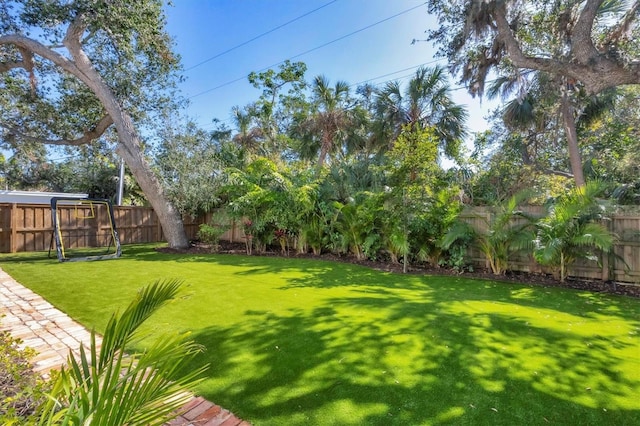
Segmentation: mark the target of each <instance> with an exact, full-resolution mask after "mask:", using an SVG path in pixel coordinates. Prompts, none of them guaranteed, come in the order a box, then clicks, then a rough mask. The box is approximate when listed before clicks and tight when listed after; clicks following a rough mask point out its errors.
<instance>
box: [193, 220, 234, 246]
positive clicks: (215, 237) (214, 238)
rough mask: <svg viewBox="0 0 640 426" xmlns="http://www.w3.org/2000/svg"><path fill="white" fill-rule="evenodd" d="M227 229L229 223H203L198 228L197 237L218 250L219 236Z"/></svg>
mask: <svg viewBox="0 0 640 426" xmlns="http://www.w3.org/2000/svg"><path fill="white" fill-rule="evenodd" d="M228 230H229V225H217V224H211V225H210V224H207V223H203V224H201V225H200V227H199V229H198V238H199V239H200V241H202V242H203V243H205V244H209V245H211V250H213V251H217V250H218V243H220V237H222V235H224V233H225V232H227V231H228Z"/></svg>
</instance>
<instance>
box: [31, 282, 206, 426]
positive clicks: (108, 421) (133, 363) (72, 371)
mask: <svg viewBox="0 0 640 426" xmlns="http://www.w3.org/2000/svg"><path fill="white" fill-rule="evenodd" d="M179 287H180V282H178V281H167V282H156V283H154V284H152V285H150V286H147V287H145V288H143V289H142V290H141V291H140V292H139V294H138V296H137V298H136V299H135V300H134V301H132V302H131V304H130V305H129V306H128V307H127V309H125V311H124V312H123V313H122V314H121V315H119V316H118V315H116V314H114V315H113V316H112V317H111V319H110V320H109V322H108V324H107V327H106V329H105V333H104V336H103V340H102V346H101V348H98V346H99V344H97V342H96V340H97V338H96V333H95V331H94V332H92V333H91V344H90V348H89V351H88V352H87V351H86V350H85V349H84V347H81V349H80V355H79V356H78V357H77V356H75V355H73V354H71V355H70V356H69V367H66V368H62V370H61V371H60V373H59V375H58V376H57V378H56V380H55V382H54V384H53V388H52V392H51V399H50V400H49V401H48V402H47V403H46V404H44V405H43V406H42V407H41V411H40V416H39V417H40V424H41V425H52V424H55V425H58V424H60V425H81V424H87V425H88V424H91V425H113V426H116V425H125V424H126V425H130V426H133V425H140V426H142V425H162V424H164V423H166V422H167V421H168V420H170V419H171V418H172V417H174V416H175V415H176V410H178V409H179V408H180V407H181V406H182V405H184V404H185V403H186V402H187V401H188V400H189V399H190V398H191V394H190V393H189V392H188V391H187V390H188V389H189V388H190V387H192V386H194V385H195V384H196V383H197V382H198V378H197V377H198V376H199V375H200V374H201V373H202V371H203V369H196V370H194V371H191V372H188V373H186V374H184V375H178V374H177V373H178V372H180V371H181V370H182V368H183V367H185V365H186V364H187V363H188V362H189V361H190V360H191V359H192V358H193V357H194V356H195V355H196V354H197V353H199V352H200V351H201V347H200V346H199V345H196V344H195V343H193V342H189V341H185V339H184V337H185V336H182V335H178V336H162V337H161V338H158V339H157V340H156V341H155V342H153V343H152V344H151V345H150V346H148V347H147V348H146V349H145V351H144V352H142V353H137V352H136V353H130V354H128V353H126V352H125V350H126V349H127V348H128V347H129V346H130V345H131V344H132V343H133V342H134V340H135V338H136V335H137V333H136V331H137V330H138V328H139V327H140V325H141V324H142V323H143V322H144V321H145V320H146V319H148V318H149V317H150V316H151V315H152V314H153V313H154V312H156V311H157V310H158V309H159V308H160V307H162V306H163V305H165V304H166V303H167V302H168V301H169V300H170V299H172V298H174V297H175V295H176V294H177V292H178V290H179Z"/></svg>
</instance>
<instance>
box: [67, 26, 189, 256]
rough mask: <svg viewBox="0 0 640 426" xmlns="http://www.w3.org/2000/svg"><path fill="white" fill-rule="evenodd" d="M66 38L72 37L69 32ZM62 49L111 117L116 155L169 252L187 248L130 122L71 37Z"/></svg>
mask: <svg viewBox="0 0 640 426" xmlns="http://www.w3.org/2000/svg"><path fill="white" fill-rule="evenodd" d="M70 34H72V33H71V32H70ZM65 45H66V47H67V49H68V50H69V52H70V53H71V55H72V57H73V59H74V62H75V63H76V65H77V66H78V68H79V69H80V70H81V71H82V74H81V75H80V76H76V77H78V78H80V79H81V80H82V81H83V82H84V83H85V84H86V85H87V86H88V87H89V88H90V89H91V91H92V92H93V93H94V94H95V95H96V96H97V97H98V99H99V100H100V102H101V103H102V105H103V106H104V108H105V110H106V111H107V113H108V114H109V115H110V116H111V119H112V120H113V123H114V125H115V126H116V130H117V132H118V148H117V152H118V154H119V155H120V156H122V158H123V159H124V162H125V163H126V164H127V166H129V169H130V170H131V173H133V176H134V177H135V179H136V181H137V182H138V184H139V185H140V189H142V192H144V195H145V196H146V197H147V199H148V200H149V203H150V204H151V207H153V209H154V210H155V212H156V214H157V215H158V220H159V221H160V224H161V225H162V231H163V233H164V237H165V238H166V240H167V243H168V244H169V247H172V248H185V247H188V246H189V240H188V238H187V234H186V233H185V231H184V224H183V223H182V217H181V216H180V213H179V212H178V210H177V209H176V208H175V207H174V206H173V204H171V202H170V201H169V200H168V199H167V197H166V196H165V193H164V189H163V188H162V185H161V183H160V181H159V180H158V178H157V177H156V175H155V173H154V172H153V170H151V167H150V166H149V163H148V162H147V160H146V158H145V157H144V155H143V153H142V149H141V146H142V144H141V143H140V138H139V136H138V134H137V132H136V130H135V127H134V125H133V120H131V117H130V116H129V115H128V114H127V113H126V112H125V111H124V109H123V108H122V106H121V105H120V104H119V102H118V100H117V99H116V97H115V95H114V94H113V92H112V91H111V90H110V89H109V87H108V86H107V85H106V84H105V82H104V81H103V80H102V77H101V76H100V75H99V74H98V72H97V71H96V69H95V68H94V67H93V64H92V63H91V61H90V59H89V58H88V57H87V55H86V54H85V53H84V51H83V50H82V48H81V46H80V43H79V42H77V40H75V39H74V37H66V38H65Z"/></svg>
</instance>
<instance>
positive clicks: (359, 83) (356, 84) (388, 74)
mask: <svg viewBox="0 0 640 426" xmlns="http://www.w3.org/2000/svg"><path fill="white" fill-rule="evenodd" d="M443 60H444V59H434V60H433V61H429V62H424V63H422V64H418V65H414V66H412V67H407V68H403V69H401V70H398V71H393V72H390V73H387V74H383V75H379V76H377V77H373V78H369V79H367V80H363V81H360V82H358V83H354V84H350V85H349V87H350V88H351V87H358V86H360V85H362V84H365V83H369V82H371V81H373V80H377V79H379V78H384V77H389V76H390V75H394V74H399V73H401V72H404V71H408V70H414V69H416V68H419V67H423V66H425V65H431V64H435V63H436V62H441V61H443ZM393 80H395V79H392V80H386V81H383V82H380V83H376V84H374V86H379V85H381V84H384V83H387V82H389V81H393Z"/></svg>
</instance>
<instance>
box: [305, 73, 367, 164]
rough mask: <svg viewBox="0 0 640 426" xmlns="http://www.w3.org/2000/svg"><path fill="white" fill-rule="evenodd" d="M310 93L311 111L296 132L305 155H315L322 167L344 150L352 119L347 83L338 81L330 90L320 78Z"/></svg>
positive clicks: (353, 118) (352, 122)
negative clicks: (300, 138) (301, 138)
mask: <svg viewBox="0 0 640 426" xmlns="http://www.w3.org/2000/svg"><path fill="white" fill-rule="evenodd" d="M312 93H313V103H314V111H312V112H311V114H310V115H309V116H308V117H306V118H305V119H304V120H303V121H302V122H301V123H300V126H299V128H298V131H299V132H300V133H301V134H302V137H303V139H304V140H305V142H306V147H305V148H306V151H307V153H306V154H307V155H309V154H310V153H311V152H315V153H317V155H318V163H317V164H318V167H319V168H321V167H323V166H324V164H325V162H326V161H327V159H328V158H329V157H331V156H332V155H334V154H335V153H337V152H339V151H340V150H342V149H344V148H345V143H346V142H347V139H348V137H349V133H350V128H352V127H353V125H354V123H355V117H354V114H352V108H351V105H349V101H350V96H349V85H348V84H347V83H346V82H344V81H338V82H336V83H335V85H334V86H333V87H332V86H330V84H329V80H328V79H327V78H326V77H325V76H322V75H320V76H317V77H316V78H315V79H314V81H313V87H312Z"/></svg>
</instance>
